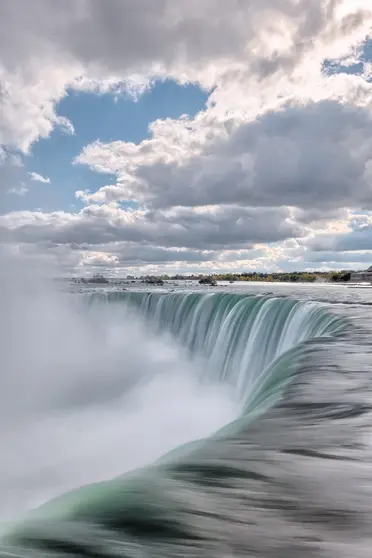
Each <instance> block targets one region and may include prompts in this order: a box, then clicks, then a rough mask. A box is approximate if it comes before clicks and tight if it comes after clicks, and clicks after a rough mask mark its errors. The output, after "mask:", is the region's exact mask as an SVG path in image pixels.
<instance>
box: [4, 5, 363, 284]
mask: <svg viewBox="0 0 372 558" xmlns="http://www.w3.org/2000/svg"><path fill="white" fill-rule="evenodd" d="M371 25H372V6H371V5H370V2H369V1H368V0H353V1H352V2H351V1H348V0H255V1H251V2H241V1H240V0H231V1H230V2H225V1H223V0H205V1H204V2H197V1H196V0H195V1H194V0H189V2H184V1H183V0H152V1H151V2H148V1H145V0H106V2H105V3H102V2H101V1H100V0H74V1H70V0H66V2H64V3H63V6H62V5H61V4H60V3H59V2H58V1H57V0H35V1H34V2H33V3H29V2H26V0H3V2H2V3H1V6H0V52H1V55H0V115H1V118H0V144H1V145H2V148H1V149H0V182H1V184H2V186H4V187H3V188H2V190H1V191H2V192H4V191H8V192H9V191H10V190H11V188H13V189H14V188H15V186H14V184H8V182H9V180H8V178H6V177H5V172H4V176H3V174H2V173H3V170H2V169H4V168H6V167H7V168H8V169H9V168H10V167H9V161H5V159H6V158H8V157H9V155H6V154H8V153H12V154H13V156H17V157H19V154H22V153H23V154H25V155H27V154H29V153H30V152H31V149H32V146H33V145H34V144H35V142H37V141H38V140H39V139H41V138H47V137H48V136H49V135H50V134H51V132H52V131H53V130H55V129H59V130H60V131H61V132H62V133H67V134H74V133H75V130H74V122H70V121H68V120H67V119H66V118H62V117H60V116H59V115H58V113H57V111H56V105H57V103H58V102H59V101H60V100H61V99H62V98H63V97H64V96H65V95H66V93H67V91H68V90H69V89H75V90H77V91H96V92H99V93H101V94H111V93H115V94H116V95H126V96H128V95H130V96H132V97H133V99H135V98H136V97H138V96H139V95H141V94H142V92H143V91H145V90H148V89H151V87H152V84H153V83H154V81H157V80H165V79H171V80H174V81H176V82H178V83H179V84H186V83H194V84H197V85H199V86H200V87H201V88H203V89H205V91H207V92H208V95H209V97H208V101H207V104H206V107H205V108H204V109H203V110H201V111H200V112H199V113H198V114H196V116H195V117H190V116H183V117H181V118H179V119H171V118H168V119H165V120H157V121H155V122H152V123H150V126H149V131H150V137H149V138H147V139H145V140H143V141H142V142H140V143H138V144H134V143H128V142H123V141H114V142H110V143H103V142H102V141H99V140H97V141H95V142H94V143H92V144H90V145H86V146H85V147H84V148H83V150H82V151H81V153H79V154H78V155H77V156H76V158H75V159H74V160H73V161H71V164H73V165H74V166H75V167H76V168H80V167H81V166H84V167H88V168H89V169H91V170H92V171H93V172H96V173H100V174H101V175H102V176H103V177H104V176H105V175H107V176H112V175H113V176H114V177H115V181H114V183H113V184H112V183H110V184H107V185H106V186H103V187H102V188H100V189H98V190H94V189H93V190H92V189H91V188H90V187H89V185H88V187H87V188H86V189H84V190H79V189H76V193H75V198H76V199H75V201H77V202H78V203H79V204H80V205H81V206H82V207H81V208H80V209H78V210H76V211H75V212H69V211H68V210H67V209H66V208H61V209H60V210H56V211H54V212H50V211H48V212H47V211H43V209H42V208H41V209H39V210H37V211H35V210H30V209H24V210H17V211H12V212H6V211H4V212H3V214H2V215H1V216H0V239H1V242H2V250H4V251H6V252H7V253H9V252H13V253H17V254H18V256H19V257H24V258H27V257H32V255H33V254H38V255H39V256H40V254H42V255H43V257H45V258H50V259H51V260H53V261H54V262H57V263H58V264H59V265H61V266H62V268H63V269H65V270H70V271H75V272H76V271H79V272H81V273H85V272H87V273H91V272H93V271H94V270H95V269H96V268H106V269H107V270H109V271H110V272H111V273H113V274H115V273H116V274H121V273H123V272H126V271H128V272H131V273H133V272H135V273H146V272H156V271H164V270H177V271H186V272H187V271H193V272H194V271H197V270H200V271H210V270H216V271H218V270H222V269H236V270H242V269H272V270H277V269H289V268H292V269H293V268H297V269H306V268H313V267H318V268H319V267H324V268H332V267H354V266H355V264H356V262H357V263H358V264H359V263H361V264H363V263H364V262H365V263H366V264H367V263H369V262H370V259H372V252H371V250H372V242H371V240H372V234H370V230H372V225H371V224H370V222H369V213H368V212H369V211H370V210H371V207H370V206H371V201H372V200H371V196H372V194H371V192H372V190H371V186H372V182H371V180H372V174H371V173H372V155H371V154H372V149H371V147H372V146H371V141H372V140H371V137H372V118H371V107H372V84H371V75H372V72H371V60H370V59H369V57H368V51H369V42H368V39H369V36H370V30H371ZM92 118H95V115H92ZM12 172H13V171H12ZM7 174H8V175H9V171H8V172H7ZM30 179H31V180H38V181H40V182H44V183H48V182H49V181H50V179H48V178H44V177H43V176H41V175H37V174H36V173H31V175H30ZM2 195H3V194H2ZM71 203H74V201H73V200H71ZM357 223H359V224H357ZM356 258H361V259H360V260H359V259H358V260H357V259H356Z"/></svg>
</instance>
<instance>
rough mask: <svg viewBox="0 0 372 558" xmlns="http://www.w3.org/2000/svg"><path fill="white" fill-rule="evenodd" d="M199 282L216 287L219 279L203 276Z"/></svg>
mask: <svg viewBox="0 0 372 558" xmlns="http://www.w3.org/2000/svg"><path fill="white" fill-rule="evenodd" d="M199 284H200V285H209V286H210V287H215V286H216V285H217V281H216V280H215V279H214V278H213V277H202V278H201V279H199Z"/></svg>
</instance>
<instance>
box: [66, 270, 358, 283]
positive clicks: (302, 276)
mask: <svg viewBox="0 0 372 558" xmlns="http://www.w3.org/2000/svg"><path fill="white" fill-rule="evenodd" d="M350 279H351V272H350V271H315V272H307V271H295V272H291V273H226V274H225V273H224V274H222V273H221V274H210V275H201V274H200V275H188V276H186V275H173V276H169V275H145V276H141V277H134V276H131V275H129V276H127V277H122V278H119V277H104V276H103V275H95V276H93V277H75V278H70V280H71V281H73V282H74V283H77V284H83V285H102V286H104V285H128V284H131V283H132V284H133V283H142V284H147V285H162V284H165V283H168V282H172V281H180V282H182V281H185V282H195V281H196V282H199V283H200V284H204V285H215V284H217V283H218V282H228V283H250V282H252V283H299V284H300V283H344V284H347V283H349V282H350Z"/></svg>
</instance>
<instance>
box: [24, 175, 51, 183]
mask: <svg viewBox="0 0 372 558" xmlns="http://www.w3.org/2000/svg"><path fill="white" fill-rule="evenodd" d="M28 175H29V177H30V180H33V181H35V182H42V183H43V184H50V178H48V177H47V176H42V175H41V174H38V173H37V172H29V173H28Z"/></svg>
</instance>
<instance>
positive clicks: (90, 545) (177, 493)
mask: <svg viewBox="0 0 372 558" xmlns="http://www.w3.org/2000/svg"><path fill="white" fill-rule="evenodd" d="M262 290H264V288H263V287H262V286H261V287H259V288H258V289H255V288H254V287H252V288H251V290H250V291H246V292H245V293H244V292H238V290H237V289H232V288H231V289H230V292H227V289H225V291H221V290H220V291H219V290H217V291H216V290H212V291H203V290H199V292H197V289H194V292H187V291H185V290H184V291H181V292H159V291H156V292H155V291H154V292H145V291H128V292H119V291H112V292H100V293H94V294H89V293H85V296H79V295H77V294H75V295H73V296H72V299H73V303H71V300H70V296H68V297H67V296H66V300H64V301H63V302H59V303H58V306H57V308H55V310H56V311H58V312H59V314H58V320H62V321H63V322H64V324H65V326H66V327H67V329H66V330H64V331H65V333H62V331H60V330H57V332H56V334H55V335H53V333H52V334H51V333H50V332H49V339H50V340H51V341H52V340H53V339H54V337H57V338H58V339H59V343H61V342H62V341H61V335H64V336H65V337H66V339H64V343H63V350H62V351H60V352H58V350H59V344H58V343H57V346H56V347H55V346H53V350H51V351H48V355H49V356H48V358H47V359H46V360H45V358H44V359H43V361H42V363H41V364H42V365H43V367H44V368H45V367H46V368H47V369H48V370H50V367H53V366H56V367H57V368H58V374H54V373H53V374H51V375H50V374H49V373H48V374H47V375H45V376H43V381H44V383H46V384H47V385H48V386H49V387H48V389H46V390H45V394H44V395H45V396H44V397H41V399H40V397H39V395H40V394H39V393H38V391H37V392H36V393H37V395H38V397H37V398H36V399H35V396H34V394H33V393H31V395H30V398H31V400H33V399H35V400H36V401H37V405H36V407H35V408H36V409H37V410H39V409H40V408H41V409H44V413H41V414H40V413H39V414H37V416H38V420H37V421H36V423H35V420H34V418H33V420H34V422H32V424H31V426H30V425H29V421H30V417H35V409H33V408H32V405H31V403H32V401H31V402H29V407H30V409H31V410H30V411H29V412H28V413H27V414H26V418H27V421H26V422H25V424H24V425H23V426H22V428H20V427H19V425H18V423H17V421H15V422H16V423H17V424H15V422H14V420H13V422H12V421H11V422H10V425H11V426H10V428H11V429H13V430H11V432H12V436H13V434H14V438H12V437H10V438H11V439H10V442H9V445H8V450H7V451H10V449H9V448H10V447H11V444H12V443H13V439H14V440H16V441H17V444H18V445H19V446H20V448H21V449H22V448H23V447H24V444H25V438H26V437H27V435H28V436H29V437H30V436H31V437H32V439H33V440H35V439H37V441H38V444H36V446H35V459H34V460H33V459H31V460H30V464H28V463H26V465H25V466H24V467H23V469H22V472H21V469H19V470H17V469H16V472H15V473H14V472H13V475H12V474H10V472H9V471H10V469H11V465H12V464H11V463H10V460H9V461H8V463H7V464H6V465H5V466H3V469H2V475H3V476H4V475H7V478H8V479H9V478H11V479H12V482H13V485H11V487H13V488H11V490H14V491H16V490H17V483H18V484H22V482H24V476H26V478H27V474H26V472H27V469H28V467H30V468H33V471H34V472H35V474H36V475H37V473H39V478H37V482H36V486H35V475H34V476H33V477H32V481H33V484H32V486H33V491H31V492H32V495H33V498H34V500H32V498H31V500H30V499H29V500H27V498H26V496H27V494H30V486H29V485H27V487H26V489H25V490H24V491H22V490H19V501H20V508H19V510H20V511H19V514H21V512H22V514H23V512H25V511H27V509H28V508H30V507H35V506H36V509H35V510H34V511H33V512H30V513H28V514H27V515H26V518H25V519H24V520H22V521H21V516H20V515H19V516H17V513H18V512H17V513H16V514H15V515H13V517H12V518H11V519H12V522H13V525H12V526H9V525H8V526H7V527H6V528H4V534H3V541H2V547H1V550H0V556H40V557H43V556H67V555H69V556H71V555H72V556H95V557H114V556H151V557H153V556H155V557H156V556H159V557H163V556H164V557H165V556H169V557H170V556H172V557H173V556H183V557H184V556H186V557H187V556H195V557H196V556H221V557H230V556H265V557H271V556H272V557H275V558H282V557H283V558H289V557H291V556H293V557H296V558H297V557H299V558H303V557H305V558H306V557H307V556H314V557H315V556H317V557H319V556H324V557H332V558H333V557H335V558H336V557H337V558H338V557H342V558H344V557H345V558H346V557H347V558H349V557H350V556H353V557H355V558H359V557H364V556H365V557H367V556H370V548H371V544H372V534H371V525H372V499H371V498H372V482H371V481H372V469H371V465H372V464H371V452H370V432H371V431H370V426H371V413H370V411H371V396H370V393H371V392H370V382H371V378H372V375H371V368H372V367H371V364H372V361H371V354H370V348H369V347H370V342H369V339H370V329H369V326H368V323H369V320H368V314H369V306H368V301H367V300H365V301H364V304H363V303H361V302H363V301H361V300H360V297H362V298H363V296H364V297H365V298H366V299H367V298H368V295H360V294H358V293H354V295H353V294H352V293H351V292H346V291H343V292H341V290H339V291H337V290H333V291H332V293H331V294H329V291H327V289H326V287H324V288H320V287H318V288H317V289H316V288H314V289H313V291H311V289H310V290H309V289H305V290H300V289H298V290H297V296H296V295H294V296H283V295H285V294H289V289H288V287H286V288H283V287H276V286H275V285H274V286H270V291H272V292H271V293H269V294H268V293H266V294H265V293H263V292H262ZM267 290H268V289H266V291H267ZM314 293H315V295H314ZM358 297H359V298H358ZM58 300H59V299H58ZM325 301H326V302H325ZM36 302H37V304H43V301H42V300H41V301H36ZM331 303H332V304H331ZM334 303H336V304H334ZM34 304H35V301H34ZM48 304H49V306H50V301H49V302H48ZM67 307H68V308H69V310H68V311H67V310H66V308H67ZM34 308H35V307H34ZM71 316H72V317H73V318H74V320H76V321H75V322H73V321H71V319H72V318H71ZM58 320H57V322H58ZM41 323H44V322H41ZM74 323H75V328H74ZM87 331H89V334H88V333H87ZM27 332H28V329H26V330H25V331H24V332H23V334H24V335H26V334H27ZM41 333H43V334H45V332H44V330H43V329H42V330H41ZM39 336H40V335H38V336H37V338H38V337H39ZM71 344H74V346H75V347H76V350H74V351H71V350H70V349H71V347H70V346H71ZM30 347H32V349H30V351H31V352H30V358H34V359H35V360H36V361H38V359H39V358H40V351H35V352H32V351H34V347H35V342H34V340H33V343H32V344H30ZM77 347H78V349H79V350H78V349H77ZM56 351H57V353H56ZM26 352H27V351H26ZM87 353H89V358H87ZM54 359H55V360H54ZM76 359H78V365H77V364H76ZM11 364H12V365H13V367H14V366H15V365H14V363H13V362H12V363H11ZM71 368H73V369H74V373H73V374H71V373H70V372H69V370H70V369H71ZM39 369H40V366H39V367H38V368H37V374H38V375H39V374H40V372H39ZM82 370H84V372H82ZM35 374H36V373H35ZM38 377H40V376H38ZM61 377H63V381H61ZM56 382H57V391H56V392H55V391H54V390H53V389H52V388H53V386H54V384H55V383H56ZM49 384H50V385H49ZM43 393H44V392H43ZM56 393H57V395H58V397H56ZM51 394H52V395H51ZM8 397H9V394H8ZM53 397H54V399H53ZM3 399H4V397H3ZM40 401H41V403H40ZM4 405H6V402H5V401H4ZM30 405H31V406H30ZM5 408H6V407H5ZM66 409H67V410H68V412H67V411H66ZM31 411H32V412H31ZM51 411H53V412H51ZM56 411H57V412H56ZM6 416H7V420H8V421H9V420H10V419H9V416H11V415H10V414H9V413H8V414H7V415H6ZM35 424H36V425H37V427H36V430H35ZM25 425H26V426H25ZM75 430H79V433H77V432H76V431H75ZM35 432H36V433H37V436H36V438H35ZM17 436H18V438H17ZM22 444H23V445H22ZM13 445H14V444H13ZM42 447H43V448H44V449H43V452H42V457H41V456H40V451H41V448H42ZM71 448H72V450H73V451H71ZM5 449H6V446H5ZM21 449H20V450H19V451H20V453H17V452H16V453H14V460H16V459H17V458H18V459H19V456H20V455H24V454H22V453H21ZM28 449H29V450H31V447H30V446H29V448H28ZM66 452H67V455H68V459H67V458H65V457H64V455H65V453H66ZM50 454H53V455H54V456H55V455H57V456H58V459H54V460H53V459H52V460H51V459H50V458H51V455H50ZM43 465H44V466H43ZM45 465H47V467H46V469H48V467H49V470H51V471H52V473H53V474H52V476H51V477H50V478H51V479H52V481H49V485H50V486H49V485H48V489H47V490H45V483H43V471H46V473H45V474H46V477H48V471H47V470H46V469H45ZM22 473H23V476H21V475H22ZM124 473H125V474H124ZM99 481H101V482H99ZM7 483H8V484H9V482H8V481H7V482H5V483H4V484H1V483H0V491H1V493H0V496H3V495H4V494H6V484H7ZM47 484H48V483H47ZM43 486H44V488H43ZM79 486H80V488H78V487H79ZM18 488H19V487H18ZM11 490H10V492H9V491H8V496H7V498H8V500H6V499H5V500H6V501H7V502H10V501H11V499H12V493H11ZM63 492H64V493H65V494H63ZM59 495H61V496H59ZM38 498H39V500H38ZM48 500H50V502H47V501H48ZM26 501H27V505H26V506H23V508H22V505H21V504H22V502H26ZM31 502H35V503H34V504H33V505H30V504H31ZM43 502H47V503H45V504H44V505H41V506H40V507H39V506H38V504H39V503H40V504H42V503H43ZM7 506H8V504H6V505H5V508H7ZM2 507H3V508H4V504H3V506H2Z"/></svg>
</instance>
